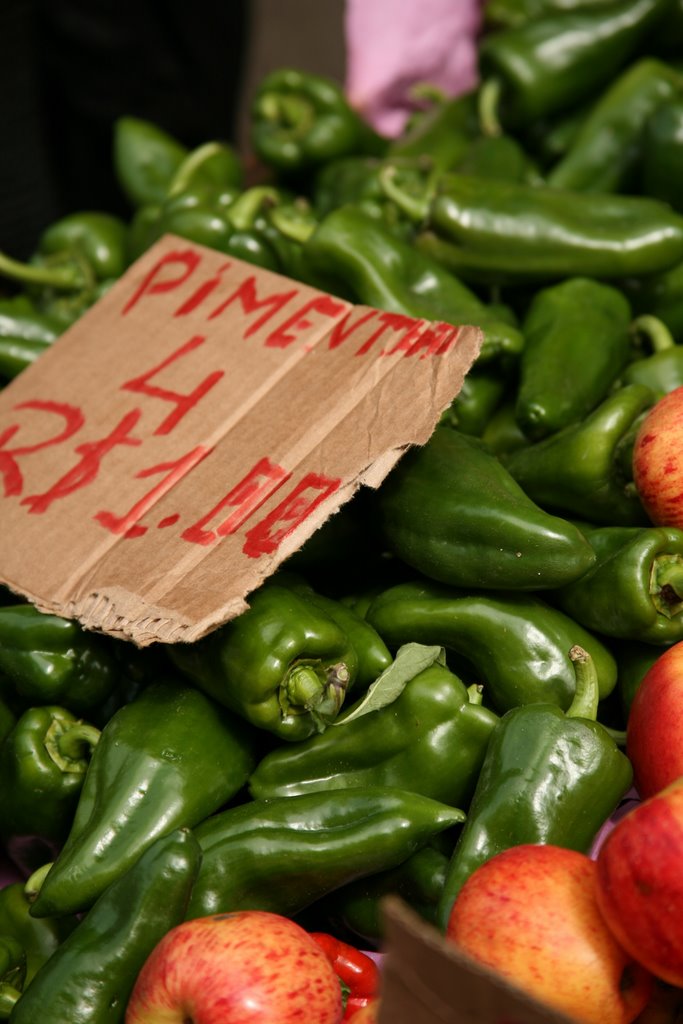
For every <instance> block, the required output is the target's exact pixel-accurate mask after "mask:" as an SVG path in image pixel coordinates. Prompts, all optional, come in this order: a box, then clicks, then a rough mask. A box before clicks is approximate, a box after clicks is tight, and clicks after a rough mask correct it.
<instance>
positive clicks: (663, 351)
mask: <svg viewBox="0 0 683 1024" xmlns="http://www.w3.org/2000/svg"><path fill="white" fill-rule="evenodd" d="M631 326H632V329H633V330H634V331H635V332H636V335H637V336H640V335H645V336H646V337H647V339H648V340H649V342H650V344H651V346H652V353H651V354H650V355H648V356H643V357H642V358H641V359H633V360H631V362H630V363H629V364H628V365H627V366H626V367H625V369H624V371H623V372H622V373H621V374H620V375H619V383H620V384H622V385H623V384H642V385H644V386H645V387H647V388H650V390H651V391H653V392H654V393H655V394H656V395H657V397H661V396H662V395H666V394H668V393H669V391H673V390H674V389H675V388H679V387H681V385H683V345H676V343H675V342H674V340H673V338H672V337H671V333H670V331H669V329H668V327H667V326H666V325H665V324H664V322H663V321H662V320H659V319H658V318H657V317H654V316H648V315H647V314H644V315H643V316H639V317H636V319H635V320H634V321H633V324H632V325H631Z"/></svg>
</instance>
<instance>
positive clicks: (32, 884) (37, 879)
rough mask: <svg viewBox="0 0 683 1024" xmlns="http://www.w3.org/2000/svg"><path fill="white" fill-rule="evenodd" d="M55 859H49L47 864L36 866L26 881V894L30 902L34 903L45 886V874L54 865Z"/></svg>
mask: <svg viewBox="0 0 683 1024" xmlns="http://www.w3.org/2000/svg"><path fill="white" fill-rule="evenodd" d="M53 863H54V862H53V861H49V862H48V863H47V864H43V865H42V867H39V868H36V870H35V871H34V872H33V874H32V875H29V877H28V878H27V879H26V882H25V883H24V896H25V897H26V899H27V900H28V901H29V903H34V902H35V901H36V900H37V899H38V896H39V894H40V890H41V889H42V887H43V882H44V881H45V876H46V875H47V873H48V871H49V870H50V868H51V867H52V864H53Z"/></svg>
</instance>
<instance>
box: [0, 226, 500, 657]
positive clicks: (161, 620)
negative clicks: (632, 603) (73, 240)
mask: <svg viewBox="0 0 683 1024" xmlns="http://www.w3.org/2000/svg"><path fill="white" fill-rule="evenodd" d="M480 344H481V333H480V331H478V330H477V329H476V328H472V327H458V326H454V325H452V324H442V323H431V322H427V321H424V320H414V319H411V318H409V317H405V316H399V315H395V314H391V313H386V312H381V311H379V310H375V309H370V308H367V307H360V306H355V305H353V304H351V303H349V302H345V301H342V300H341V299H339V298H336V297H334V296H332V295H328V294H326V293H324V292H320V291H316V290H315V289H313V288H309V287H306V286H304V285H301V284H298V283H297V282H294V281H292V280H290V279H288V278H285V277H282V276H280V275H278V274H273V273H270V272H267V271H262V270H260V269H257V268H255V267H254V266H252V265H251V264H247V263H243V262H240V261H238V260H228V259H226V257H225V256H223V255H222V254H221V253H218V252H216V251H214V250H212V249H208V248H205V247H203V246H198V245H193V244H191V243H189V242H187V241H185V240H183V239H179V238H177V237H174V236H171V235H168V236H165V237H164V238H163V239H161V240H160V241H159V242H158V243H157V244H156V245H155V246H153V247H152V248H151V249H150V250H149V251H148V252H146V253H145V254H144V255H143V256H142V257H141V258H140V259H139V260H138V261H137V262H136V263H135V264H134V265H133V266H132V267H131V268H130V269H129V270H128V271H127V272H126V274H125V275H124V276H123V277H122V278H121V279H120V280H119V281H117V283H116V284H115V285H114V286H113V288H112V289H111V290H110V291H109V292H108V293H107V294H106V296H105V297H104V298H103V299H101V300H100V301H99V302H98V303H97V304H96V305H95V306H93V307H92V308H91V309H90V310H88V311H87V312H86V313H85V314H84V315H83V316H82V317H81V318H80V319H79V320H78V321H77V322H76V323H75V324H74V325H73V326H72V327H71V328H70V329H69V330H68V331H67V332H66V333H65V334H64V335H63V336H62V337H61V338H60V339H59V340H58V341H57V342H56V343H55V344H54V345H53V346H52V347H51V348H50V349H49V350H48V351H47V352H45V353H44V354H43V355H42V356H41V358H40V359H39V360H38V361H37V362H36V363H35V364H34V365H33V366H31V367H30V368H29V369H27V370H25V371H24V372H23V373H22V374H21V375H20V376H19V377H17V378H16V379H15V380H14V381H13V382H12V383H11V384H10V385H9V386H8V387H7V388H5V389H4V390H3V391H2V392H0V506H1V512H0V515H1V520H0V521H1V522H2V531H1V533H0V576H1V578H2V581H3V582H5V583H6V584H7V585H8V586H9V587H10V588H11V589H12V590H13V591H15V592H17V593H19V594H22V595H24V596H25V597H27V598H29V599H30V600H31V601H33V602H34V603H35V604H36V605H37V606H38V607H39V608H40V609H41V610H43V611H46V612H53V613H56V614H59V615H63V616H66V617H67V618H75V619H77V620H79V621H80V622H81V623H82V624H83V625H84V626H85V627H87V628H92V629H97V630H102V631H105V632H108V633H111V634H113V635H117V636H120V637H127V638H129V639H131V640H133V641H135V642H136V643H137V644H139V645H141V646H144V645H146V644H149V643H151V642H153V641H163V642H166V643H172V642H176V641H193V640H196V639H198V638H199V637H201V636H203V635H204V634H205V633H207V632H208V631H210V630H211V629H213V628H214V627H216V626H217V625H219V624H221V623H223V622H226V621H228V620H229V619H230V618H232V617H234V616H236V615H238V614H239V613H240V612H242V611H243V610H244V609H245V607H246V603H245V598H246V596H247V595H248V594H249V593H250V592H251V591H253V590H254V589H256V588H257V587H258V586H259V585H260V584H261V583H262V582H263V580H264V579H265V578H266V577H268V576H269V575H270V574H271V573H272V572H273V571H274V570H275V568H277V566H278V565H279V564H280V563H281V562H282V561H284V559H285V558H287V557H288V556H289V555H290V554H292V552H294V551H295V550H296V549H297V548H299V547H300V546H301V544H302V543H303V541H304V540H305V539H306V538H307V537H309V536H310V535H311V534H312V533H313V531H314V530H315V529H316V528H317V527H318V526H319V525H320V524H321V523H323V522H324V521H325V520H326V519H327V518H328V517H329V516H330V515H331V514H332V513H333V512H335V511H336V510H337V509H338V508H339V507H340V506H341V505H342V504H343V503H344V502H345V501H347V500H348V499H349V498H350V497H351V496H352V495H353V493H354V492H355V490H356V489H357V488H358V487H359V486H360V485H361V484H367V485H369V486H372V487H376V486H377V485H378V484H379V483H380V482H381V481H382V479H383V478H384V477H385V476H386V474H387V473H388V472H389V470H390V469H391V468H392V466H393V465H394V464H395V462H396V461H397V459H398V458H399V457H400V456H401V454H402V453H403V451H404V450H405V449H406V447H407V446H408V445H412V444H423V443H424V442H425V441H426V440H427V439H428V437H429V436H430V434H431V432H432V430H433V429H434V426H435V425H436V423H437V421H438V418H439V416H440V414H441V413H442V412H443V410H444V409H445V408H446V407H447V406H448V404H449V403H450V402H451V400H452V399H453V398H454V396H455V395H456V394H457V393H458V391H459V390H460V387H461V385H462V381H463V378H464V376H465V374H466V372H467V370H468V369H469V367H470V366H471V364H472V362H473V361H474V359H475V358H476V355H477V354H478V352H479V347H480Z"/></svg>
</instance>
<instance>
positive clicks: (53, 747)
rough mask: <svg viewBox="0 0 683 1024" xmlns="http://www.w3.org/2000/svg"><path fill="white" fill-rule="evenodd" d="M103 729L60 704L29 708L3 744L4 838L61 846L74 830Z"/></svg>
mask: <svg viewBox="0 0 683 1024" xmlns="http://www.w3.org/2000/svg"><path fill="white" fill-rule="evenodd" d="M99 737H100V731H99V729H96V728H95V727H94V726H93V725H90V724H89V723H87V722H83V721H81V720H79V719H77V718H76V717H75V716H74V715H72V714H71V713H70V712H69V711H67V710H66V709H65V708H61V707H56V706H54V705H49V706H43V707H36V708H29V709H28V710H27V711H25V712H24V713H23V714H22V715H21V716H20V718H19V719H18V721H17V723H16V725H15V726H14V728H13V729H12V731H11V732H10V733H9V735H8V736H6V737H5V740H4V741H3V743H2V746H0V780H2V786H1V787H0V834H1V835H2V837H3V839H4V840H5V842H8V841H9V840H16V839H17V838H18V837H21V836H39V837H40V838H41V839H44V840H47V841H52V842H55V843H61V842H63V841H64V839H65V838H66V836H67V835H68V832H69V829H70V828H71V822H72V819H73V815H74V812H75V810H76V805H77V803H78V798H79V795H80V792H81V789H82V786H83V781H84V779H85V773H86V771H87V770H88V765H89V763H90V758H91V756H92V751H93V750H94V748H95V746H96V744H97V742H98V740H99Z"/></svg>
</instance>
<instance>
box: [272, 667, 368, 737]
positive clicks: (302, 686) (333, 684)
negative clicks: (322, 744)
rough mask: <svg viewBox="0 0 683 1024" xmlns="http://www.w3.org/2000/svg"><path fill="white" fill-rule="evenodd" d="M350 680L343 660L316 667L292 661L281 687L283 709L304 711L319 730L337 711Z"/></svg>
mask: <svg viewBox="0 0 683 1024" xmlns="http://www.w3.org/2000/svg"><path fill="white" fill-rule="evenodd" d="M350 681H351V675H350V673H349V669H348V666H347V665H346V664H345V663H344V662H343V661H340V662H338V663H337V664H335V665H328V666H322V665H320V666H319V667H314V666H313V665H311V664H305V663H301V664H298V665H294V666H293V667H292V668H291V669H290V670H289V672H288V674H287V678H286V680H285V682H284V684H283V686H282V687H281V691H280V707H281V708H282V712H283V714H285V715H297V714H299V715H300V714H305V713H307V714H309V715H311V716H312V718H313V719H314V720H315V721H316V724H317V725H318V728H319V729H320V731H321V732H322V729H323V728H324V726H325V724H327V722H329V721H331V720H332V719H334V718H336V716H337V715H338V714H339V710H340V708H341V706H342V704H343V703H344V698H345V697H346V691H347V689H348V686H349V683H350Z"/></svg>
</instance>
